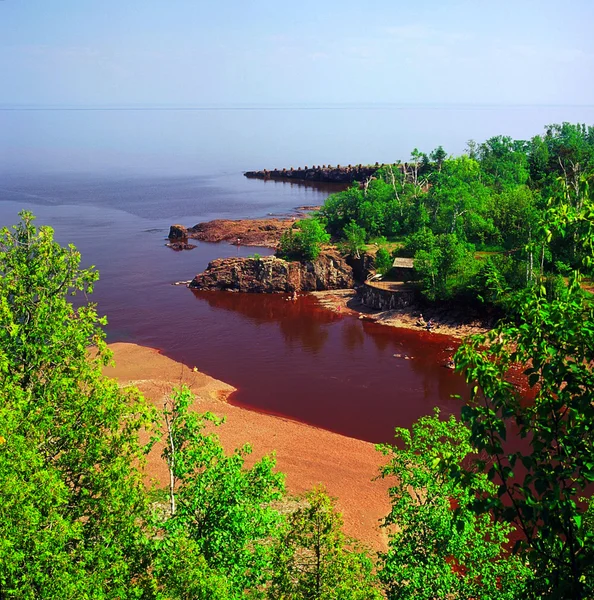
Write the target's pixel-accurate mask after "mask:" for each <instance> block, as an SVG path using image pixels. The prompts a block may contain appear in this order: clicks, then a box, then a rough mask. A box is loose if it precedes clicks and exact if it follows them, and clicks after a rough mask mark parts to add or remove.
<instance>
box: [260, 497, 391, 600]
mask: <svg viewBox="0 0 594 600" xmlns="http://www.w3.org/2000/svg"><path fill="white" fill-rule="evenodd" d="M272 568H273V572H272V585H271V588H270V594H269V597H271V598H283V600H301V599H302V598H307V599H310V600H326V599H327V600H331V599H332V600H380V598H382V595H381V594H380V591H379V587H378V582H377V580H376V577H375V575H374V573H373V562H372V561H371V558H370V557H369V556H368V554H367V553H366V552H365V551H364V550H363V549H362V548H360V547H358V546H357V544H356V543H355V542H354V540H349V539H347V538H346V537H345V535H344V534H343V533H342V518H341V516H340V514H339V513H338V512H336V509H335V507H334V502H333V500H332V499H331V498H329V497H328V495H327V494H326V492H325V491H324V490H323V489H322V488H315V489H314V490H313V491H311V492H309V493H307V494H306V495H305V497H304V498H303V499H302V500H301V505H300V507H299V508H298V509H297V510H296V511H294V512H293V513H292V514H290V515H289V517H288V521H287V524H286V527H285V528H284V530H283V533H282V535H281V537H280V539H279V543H278V546H277V548H276V555H275V559H274V561H273V566H272Z"/></svg>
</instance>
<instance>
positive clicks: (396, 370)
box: [0, 174, 465, 442]
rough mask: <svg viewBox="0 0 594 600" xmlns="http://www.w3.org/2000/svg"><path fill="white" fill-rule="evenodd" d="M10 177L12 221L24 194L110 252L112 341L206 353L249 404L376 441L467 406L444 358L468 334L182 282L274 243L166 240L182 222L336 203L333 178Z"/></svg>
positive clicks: (6, 187) (104, 260)
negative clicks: (178, 247) (291, 181)
mask: <svg viewBox="0 0 594 600" xmlns="http://www.w3.org/2000/svg"><path fill="white" fill-rule="evenodd" d="M1 187H2V188H3V189H2V192H3V196H2V200H3V201H2V202H0V217H1V219H2V221H1V223H2V224H6V225H9V224H12V223H15V222H16V221H17V220H18V217H17V214H16V213H17V211H18V210H20V209H21V208H28V209H31V210H32V211H33V212H34V213H35V214H36V215H37V217H38V223H39V224H49V225H51V226H53V227H54V228H55V230H56V238H57V239H58V241H60V242H61V243H66V242H72V243H74V244H75V245H76V246H77V247H78V248H79V249H80V250H81V252H82V256H83V263H84V265H85V266H88V265H90V264H94V265H96V266H97V268H98V269H99V271H100V274H101V280H100V281H99V283H98V284H97V286H96V290H95V293H94V295H93V297H92V300H93V301H95V302H97V303H98V306H99V312H100V313H102V314H107V316H108V319H109V324H108V327H107V334H108V340H109V341H127V342H134V343H138V344H142V345H146V346H151V347H154V348H158V349H159V350H161V351H162V352H163V353H164V354H166V355H167V356H170V357H171V358H174V359H176V360H179V361H182V362H184V363H185V364H187V365H190V366H196V367H197V368H198V369H199V370H201V371H203V372H205V373H207V374H209V375H212V376H213V377H216V378H217V379H221V380H223V381H226V382H228V383H230V384H232V385H233V386H235V387H237V388H238V391H237V393H236V394H234V395H233V396H232V397H231V401H232V402H233V403H235V404H239V405H242V406H246V407H250V408H253V409H255V410H261V411H266V412H269V413H274V414H278V415H283V416H286V417H289V418H291V419H297V420H300V421H303V422H306V423H310V424H312V425H316V426H318V427H323V428H326V429H329V430H332V431H336V432H340V433H343V434H345V435H349V436H353V437H356V438H360V439H364V440H369V441H373V442H383V441H390V440H391V439H392V433H393V428H394V427H395V426H409V425H410V424H411V423H412V422H413V421H414V420H415V419H417V418H418V417H420V416H422V415H425V414H428V413H430V412H431V411H432V410H433V407H434V406H439V407H440V408H442V410H443V411H444V412H446V413H449V412H457V411H458V406H459V401H458V400H455V399H452V398H451V396H452V394H462V393H464V390H465V386H464V384H463V382H462V381H461V379H460V377H459V376H458V375H456V374H454V373H452V372H451V371H449V370H447V369H445V368H444V367H443V363H444V362H445V360H446V358H447V356H448V355H449V354H451V352H452V348H453V347H454V345H455V344H454V342H453V340H451V339H449V338H446V337H443V336H439V335H435V334H431V333H426V332H416V331H407V330H397V329H393V328H388V327H385V326H381V325H377V324H373V323H369V322H364V321H360V320H358V319H357V318H354V317H352V316H346V315H345V316H342V315H338V314H335V313H332V312H329V311H327V310H325V309H323V308H321V307H320V306H319V304H318V303H317V301H316V300H315V299H314V298H313V297H311V296H305V297H301V298H299V300H298V301H297V302H289V301H287V300H286V298H285V297H284V296H282V295H250V294H234V293H228V292H193V291H191V290H189V289H187V288H186V287H184V286H174V285H171V284H172V283H173V282H175V281H180V280H188V279H191V278H192V277H193V276H194V274H195V273H197V272H199V271H201V270H203V269H204V268H205V267H206V265H207V264H208V261H210V260H212V259H214V258H218V257H223V256H235V255H241V256H246V255H249V254H253V253H255V252H258V253H260V254H268V253H270V252H271V250H269V249H259V248H236V247H234V246H231V245H229V244H225V243H222V244H205V243H199V244H198V247H197V248H195V249H194V250H191V251H185V252H174V251H172V250H170V249H169V248H166V247H165V246H164V244H165V241H166V240H165V237H166V235H167V231H168V226H169V224H171V223H174V222H181V223H183V224H185V225H193V224H194V223H196V222H198V221H200V220H205V219H208V218H213V217H219V216H221V217H230V216H235V217H243V216H260V215H265V214H269V213H280V212H287V211H289V210H290V208H291V207H296V206H301V205H312V204H320V203H322V202H323V200H324V198H325V197H326V196H327V194H328V190H319V189H315V188H301V187H300V186H295V185H285V184H282V183H271V182H268V183H265V182H262V181H258V180H250V181H248V180H244V179H243V178H242V177H241V175H240V174H238V175H237V176H221V177H219V178H213V179H212V180H203V179H200V178H187V179H186V180H180V179H179V178H173V179H168V178H164V179H148V180H147V179H144V180H132V181H129V180H126V179H122V180H116V181H113V180H105V179H104V178H98V179H88V178H74V179H72V178H65V179H64V178H59V177H57V178H56V177H54V178H49V179H48V178H45V179H41V180H36V179H33V180H31V179H24V178H20V179H19V178H12V179H11V180H10V181H8V182H6V181H4V182H3V186H1ZM194 198H199V199H200V205H199V207H198V208H199V210H196V207H195V201H194V200H193V199H194ZM168 199H170V200H169V201H168ZM234 202H235V203H234ZM163 207H164V208H163ZM188 207H191V208H188ZM192 210H195V212H196V214H193V213H192ZM395 354H399V355H401V357H400V358H396V357H395V356H394V355H395ZM405 356H407V357H409V358H408V359H406V358H404V357H405Z"/></svg>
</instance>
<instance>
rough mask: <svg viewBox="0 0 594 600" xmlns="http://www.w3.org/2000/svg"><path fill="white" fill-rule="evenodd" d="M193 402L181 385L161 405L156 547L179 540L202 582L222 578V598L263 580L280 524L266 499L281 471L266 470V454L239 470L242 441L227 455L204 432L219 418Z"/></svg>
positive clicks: (273, 494) (275, 492)
mask: <svg viewBox="0 0 594 600" xmlns="http://www.w3.org/2000/svg"><path fill="white" fill-rule="evenodd" d="M193 400H194V398H193V396H192V394H191V393H190V392H189V390H187V389H185V388H183V389H181V390H177V391H175V392H174V393H173V395H172V397H171V400H170V402H169V403H168V405H167V406H166V411H165V417H166V421H167V424H168V427H167V429H168V431H167V436H166V446H165V449H164V452H163V456H164V458H165V460H166V462H167V464H168V465H169V469H170V475H171V487H170V494H171V496H170V508H171V513H172V514H171V516H170V517H169V518H168V519H167V520H166V521H165V522H164V524H163V531H164V536H163V540H162V541H161V543H160V548H161V552H164V551H166V549H168V548H170V547H174V546H175V547H177V546H178V544H179V540H181V541H182V543H183V544H185V545H189V546H190V547H192V548H193V549H194V552H195V554H196V556H197V557H198V556H201V557H203V559H204V561H205V562H206V564H207V565H208V567H209V569H210V570H211V575H209V581H208V583H209V584H212V583H213V582H214V583H215V584H216V585H217V586H219V585H220V580H221V579H223V578H224V582H225V585H226V589H227V592H226V593H227V596H225V597H226V598H229V599H231V598H241V597H242V596H243V591H244V590H252V591H254V590H257V589H258V588H259V587H260V586H261V585H263V584H264V583H265V581H266V574H267V569H266V567H267V565H268V564H269V562H270V557H271V552H272V543H273V539H274V538H275V536H276V535H277V533H278V530H279V527H280V525H281V522H282V518H281V515H280V514H279V512H278V511H277V510H275V509H274V508H273V507H272V503H273V502H274V501H276V500H279V499H281V498H282V497H283V493H284V485H283V475H282V474H279V473H274V472H273V469H274V466H275V461H274V458H273V457H264V458H262V459H261V460H260V461H258V462H256V463H255V464H254V465H253V466H252V467H251V468H250V469H246V468H245V466H244V463H245V457H246V456H247V455H248V454H249V453H250V452H251V449H250V447H249V446H244V447H243V448H240V449H239V450H236V451H235V452H234V453H233V454H231V455H227V454H226V453H225V451H224V449H223V447H222V446H221V443H220V441H219V438H218V436H217V435H216V434H215V433H214V432H206V431H205V428H206V427H207V425H209V424H211V425H218V424H220V422H221V421H220V420H219V419H217V418H216V417H214V415H212V414H209V413H206V414H197V413H192V412H190V411H189V407H190V405H191V403H192V402H193ZM163 566H164V567H166V571H165V573H166V575H167V578H170V577H177V574H176V573H175V572H173V571H172V570H171V567H170V566H169V565H168V564H167V563H165V564H164V565H163ZM207 572H208V571H207ZM217 573H218V577H215V576H214V575H213V574H217ZM188 579H191V578H190V577H188Z"/></svg>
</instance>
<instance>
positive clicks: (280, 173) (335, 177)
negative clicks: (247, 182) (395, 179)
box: [244, 163, 383, 183]
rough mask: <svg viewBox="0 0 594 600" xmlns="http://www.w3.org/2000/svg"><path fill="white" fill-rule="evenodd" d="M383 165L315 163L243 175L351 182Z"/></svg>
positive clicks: (360, 179)
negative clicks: (311, 165) (313, 164)
mask: <svg viewBox="0 0 594 600" xmlns="http://www.w3.org/2000/svg"><path fill="white" fill-rule="evenodd" d="M381 166H383V165H380V164H379V163H375V165H347V166H344V165H343V166H341V165H337V166H335V167H333V166H331V165H321V166H320V165H317V166H313V167H308V166H305V167H303V168H301V167H298V168H297V169H294V168H293V167H291V168H290V169H273V170H271V171H268V170H266V169H264V170H263V171H246V172H245V173H244V175H245V176H246V177H248V178H252V179H283V180H284V179H288V180H293V181H320V182H326V183H352V182H353V181H365V180H366V179H368V178H369V177H372V176H373V175H374V174H375V172H376V171H377V170H378V169H379V168H380V167H381Z"/></svg>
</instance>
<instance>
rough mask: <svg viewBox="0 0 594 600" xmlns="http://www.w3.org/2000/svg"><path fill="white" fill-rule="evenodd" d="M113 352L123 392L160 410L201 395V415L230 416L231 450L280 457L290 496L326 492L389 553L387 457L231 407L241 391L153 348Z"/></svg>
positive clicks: (161, 479) (117, 347) (350, 525)
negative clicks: (173, 398) (183, 388)
mask: <svg viewBox="0 0 594 600" xmlns="http://www.w3.org/2000/svg"><path fill="white" fill-rule="evenodd" d="M110 348H111V350H112V352H113V354H114V360H115V365H116V366H115V367H107V368H105V374H106V375H108V376H110V377H114V378H116V379H117V380H118V381H119V382H120V384H121V385H122V386H129V385H133V386H136V387H137V388H138V389H139V390H140V391H141V392H142V393H143V394H144V396H145V397H146V398H147V400H148V401H150V402H151V403H153V404H154V405H155V406H156V407H158V408H162V406H163V401H164V399H165V398H166V397H167V395H168V394H169V393H170V392H171V390H172V388H173V387H175V386H179V385H182V384H184V385H187V386H188V387H189V388H190V389H191V390H192V392H193V393H194V394H195V395H196V403H195V406H194V408H195V410H197V411H202V412H205V411H211V412H213V413H214V414H216V415H218V416H221V417H225V419H226V422H225V423H224V424H223V425H221V426H220V427H219V428H218V430H217V433H218V434H219V436H220V439H221V441H222V443H223V445H224V447H225V448H226V449H227V450H228V451H232V450H233V449H234V448H237V447H239V446H242V445H243V444H245V443H246V442H249V443H250V444H251V445H252V447H253V453H252V455H251V457H250V459H251V461H253V460H256V459H258V458H260V457H262V456H264V455H266V454H269V453H271V452H276V457H277V467H278V469H279V470H280V471H282V472H283V473H285V474H286V485H287V489H288V491H289V494H292V495H297V494H301V493H303V492H304V491H306V490H308V489H310V488H312V487H313V486H314V485H316V484H320V483H321V484H323V485H325V486H326V489H327V491H328V493H329V494H330V495H331V496H334V497H336V498H337V505H338V508H339V510H340V511H341V512H342V514H343V517H344V522H345V532H346V533H347V534H348V535H350V536H352V537H355V538H357V539H359V540H361V541H362V542H363V543H365V544H366V545H368V546H369V547H371V548H373V549H374V550H381V549H385V547H386V535H385V532H384V531H383V530H381V529H380V527H379V522H380V519H381V518H382V517H383V516H385V515H387V513H388V511H389V508H390V503H389V500H388V495H387V490H388V487H389V483H390V482H389V481H382V480H374V478H375V477H376V475H377V473H378V467H379V465H380V464H381V463H382V461H383V460H384V458H383V457H382V455H381V454H379V453H378V452H377V451H376V450H375V448H374V445H373V444H371V443H369V442H363V441H360V440H356V439H353V438H349V437H345V436H342V435H339V434H336V433H332V432H329V431H325V430H323V429H318V428H316V427H311V426H309V425H304V424H302V423H298V422H295V421H291V420H289V419H284V418H280V417H276V416H271V415H267V414H262V413H258V412H254V411H250V410H246V409H243V408H239V407H235V406H232V405H230V404H227V402H226V399H227V398H228V396H229V395H230V394H231V393H233V391H235V389H234V388H233V387H232V386H230V385H227V384H226V383H223V382H222V381H218V380H216V379H213V378H212V377H209V376H207V375H205V374H203V373H200V372H199V371H195V370H193V368H190V367H187V366H185V365H182V364H181V363H178V362H175V361H174V360H171V359H169V358H167V357H165V356H163V355H161V354H160V353H159V352H158V351H157V350H154V349H152V348H145V347H142V346H137V345H135V344H126V343H116V344H111V345H110ZM160 453H161V447H156V448H154V449H153V451H152V452H151V454H150V455H149V457H148V464H147V474H148V476H149V477H150V478H152V479H154V480H156V481H157V482H158V483H160V484H163V485H165V484H166V482H167V471H166V467H165V464H164V463H163V461H162V460H161V458H160Z"/></svg>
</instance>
